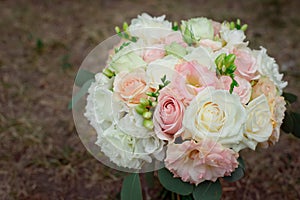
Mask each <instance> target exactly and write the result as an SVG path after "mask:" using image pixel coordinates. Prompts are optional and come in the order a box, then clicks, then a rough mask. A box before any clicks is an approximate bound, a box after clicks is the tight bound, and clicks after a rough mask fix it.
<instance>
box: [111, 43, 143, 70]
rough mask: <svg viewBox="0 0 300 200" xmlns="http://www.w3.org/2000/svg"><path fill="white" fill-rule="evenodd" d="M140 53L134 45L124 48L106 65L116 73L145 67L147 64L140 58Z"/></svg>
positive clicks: (138, 48) (139, 49)
mask: <svg viewBox="0 0 300 200" xmlns="http://www.w3.org/2000/svg"><path fill="white" fill-rule="evenodd" d="M140 51H141V48H140V47H137V46H135V44H132V45H130V46H128V47H125V48H123V49H121V50H120V51H119V52H117V53H116V54H114V55H113V56H112V58H111V61H110V63H108V65H109V67H110V68H111V69H113V71H115V72H116V73H119V72H122V71H126V72H130V71H132V70H134V69H136V68H139V67H146V66H147V63H146V62H145V61H144V60H143V58H142V57H141V56H140V55H141V53H140Z"/></svg>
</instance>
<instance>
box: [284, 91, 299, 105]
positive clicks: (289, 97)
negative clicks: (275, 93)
mask: <svg viewBox="0 0 300 200" xmlns="http://www.w3.org/2000/svg"><path fill="white" fill-rule="evenodd" d="M282 96H283V97H284V99H285V100H286V101H288V102H290V103H294V102H296V101H297V98H298V97H297V96H296V95H294V94H292V93H288V92H283V93H282Z"/></svg>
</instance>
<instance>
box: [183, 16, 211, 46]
mask: <svg viewBox="0 0 300 200" xmlns="http://www.w3.org/2000/svg"><path fill="white" fill-rule="evenodd" d="M181 24H182V25H181V31H182V34H183V35H184V37H185V38H190V39H191V40H194V42H197V41H200V40H201V39H213V37H214V28H213V24H212V20H210V19H207V18H205V17H198V18H192V19H190V20H188V21H184V20H182V21H181Z"/></svg>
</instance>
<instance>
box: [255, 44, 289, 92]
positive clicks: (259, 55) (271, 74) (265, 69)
mask: <svg viewBox="0 0 300 200" xmlns="http://www.w3.org/2000/svg"><path fill="white" fill-rule="evenodd" d="M260 48H261V49H260V50H254V51H253V52H254V56H255V57H256V63H257V68H258V71H259V73H260V74H261V75H263V76H266V77H268V78H269V79H270V80H271V81H273V83H274V84H275V85H276V87H277V89H278V91H279V94H282V89H284V88H285V87H286V86H287V82H284V81H282V77H283V74H280V73H279V67H278V64H277V63H276V61H275V59H274V58H272V57H270V56H268V54H267V50H266V49H265V48H263V47H260Z"/></svg>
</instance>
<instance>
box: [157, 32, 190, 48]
mask: <svg viewBox="0 0 300 200" xmlns="http://www.w3.org/2000/svg"><path fill="white" fill-rule="evenodd" d="M173 42H176V43H178V44H180V45H181V46H183V47H187V46H188V45H187V44H186V43H185V42H184V41H183V38H182V35H181V33H180V32H179V31H174V32H172V33H171V34H169V35H168V36H167V37H166V38H165V40H164V41H163V43H164V44H166V45H170V44H172V43H173Z"/></svg>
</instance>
